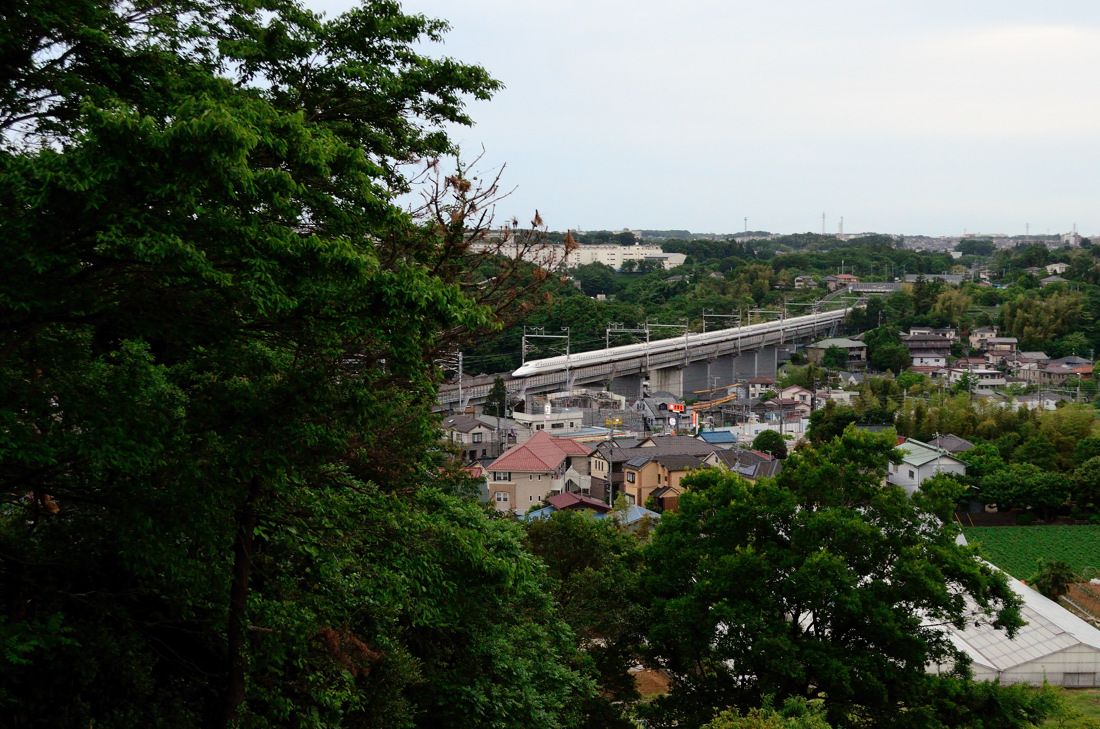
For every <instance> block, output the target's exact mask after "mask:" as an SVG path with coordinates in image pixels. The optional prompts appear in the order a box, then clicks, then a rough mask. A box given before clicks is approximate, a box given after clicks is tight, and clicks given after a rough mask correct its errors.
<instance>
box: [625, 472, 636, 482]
mask: <svg viewBox="0 0 1100 729" xmlns="http://www.w3.org/2000/svg"><path fill="white" fill-rule="evenodd" d="M626 480H627V482H628V483H634V472H633V471H627V472H626Z"/></svg>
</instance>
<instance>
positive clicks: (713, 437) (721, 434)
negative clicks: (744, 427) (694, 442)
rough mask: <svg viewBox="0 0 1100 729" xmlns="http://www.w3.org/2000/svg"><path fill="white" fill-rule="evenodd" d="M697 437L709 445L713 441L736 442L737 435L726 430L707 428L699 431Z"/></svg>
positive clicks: (713, 442)
mask: <svg viewBox="0 0 1100 729" xmlns="http://www.w3.org/2000/svg"><path fill="white" fill-rule="evenodd" d="M699 437H700V438H702V439H703V440H704V441H705V442H707V443H710V444H711V445H713V444H715V443H736V442H737V436H736V435H734V434H733V433H732V432H730V431H728V430H707V431H703V432H702V433H700V434H699Z"/></svg>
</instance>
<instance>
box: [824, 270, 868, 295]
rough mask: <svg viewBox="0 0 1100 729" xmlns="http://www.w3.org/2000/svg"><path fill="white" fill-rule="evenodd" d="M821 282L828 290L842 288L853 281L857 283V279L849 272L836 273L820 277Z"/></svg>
mask: <svg viewBox="0 0 1100 729" xmlns="http://www.w3.org/2000/svg"><path fill="white" fill-rule="evenodd" d="M821 282H822V283H823V284H825V285H826V286H828V287H829V290H830V291H836V290H837V289H841V288H844V287H845V286H851V285H852V284H854V283H859V279H858V278H856V277H855V276H853V275H852V274H850V273H838V274H837V275H836V276H826V277H825V278H823V279H821Z"/></svg>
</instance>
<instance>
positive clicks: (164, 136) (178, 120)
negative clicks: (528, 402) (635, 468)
mask: <svg viewBox="0 0 1100 729" xmlns="http://www.w3.org/2000/svg"><path fill="white" fill-rule="evenodd" d="M0 14H2V17H3V20H4V23H3V25H4V33H3V34H0V35H2V37H0V44H3V46H2V49H0V50H2V52H0V56H2V57H3V58H4V59H5V60H4V63H3V64H0V75H2V77H0V80H2V82H3V83H0V89H2V91H0V130H2V131H3V133H4V137H3V141H2V143H0V181H2V184H0V210H2V213H3V214H2V219H3V221H4V222H3V226H4V231H3V232H4V235H3V236H2V237H0V246H2V247H3V254H4V258H5V261H6V263H5V266H4V267H3V269H2V273H0V282H2V283H0V292H2V294H0V295H2V297H3V298H2V304H0V306H2V310H0V312H2V314H0V323H2V324H0V420H2V421H3V428H2V433H3V436H2V439H0V464H2V469H0V484H2V489H3V496H4V500H5V507H4V509H3V511H2V512H0V555H2V556H0V560H2V568H3V581H2V583H3V603H4V604H3V608H4V614H3V618H4V621H3V630H4V639H5V641H6V642H8V641H10V642H11V643H12V644H14V646H15V648H14V649H13V650H10V651H5V653H4V655H3V658H2V659H0V672H2V673H0V675H2V677H3V679H2V681H0V684H2V685H3V686H4V691H3V693H2V694H0V701H3V702H4V705H3V706H0V711H2V712H3V713H4V715H5V716H6V717H7V718H8V719H10V720H11V721H12V723H13V724H15V725H19V726H28V727H29V726H55V727H57V726H60V727H65V726H74V727H75V726H84V727H86V726H90V725H92V724H96V725H103V726H140V725H169V726H197V725H200V724H202V725H205V726H208V727H221V726H227V725H230V724H234V725H242V726H270V725H279V726H305V725H309V726H336V725H342V724H348V725H355V726H417V725H423V726H460V725H461V726H471V725H480V726H497V727H506V726H564V725H568V724H571V723H574V722H575V721H576V720H577V719H578V717H579V714H578V711H577V701H578V699H579V698H581V697H585V696H588V695H590V694H591V692H592V686H591V684H590V682H589V681H588V680H587V679H586V678H584V676H583V675H582V674H581V673H580V672H578V671H577V670H575V668H574V667H572V665H571V661H572V655H573V651H574V647H573V644H572V640H571V636H570V634H569V631H568V629H567V627H566V626H565V625H564V624H563V623H562V622H561V621H560V619H558V618H557V617H556V616H555V614H554V611H553V603H552V602H551V601H550V600H549V598H548V597H547V595H546V591H545V587H546V585H545V583H544V581H543V577H542V575H541V572H540V569H539V568H538V565H537V562H536V561H535V560H534V559H533V558H531V557H530V555H529V554H528V553H527V552H525V550H524V549H523V548H522V541H521V535H520V534H519V531H518V529H517V528H516V527H514V526H512V525H509V524H506V523H503V522H498V521H489V520H487V518H486V517H485V515H484V513H483V511H482V509H481V508H480V507H479V506H478V505H477V504H474V503H470V502H468V501H466V500H464V499H461V498H459V497H457V496H456V495H455V492H456V491H457V490H459V488H460V485H459V484H458V482H457V481H456V480H455V479H454V478H453V477H452V476H451V475H449V473H448V472H447V471H446V470H441V469H440V465H441V461H440V457H439V454H438V451H437V448H436V443H437V432H436V430H435V427H434V424H433V418H432V416H431V413H430V409H431V406H432V404H433V402H434V393H435V388H436V384H437V379H438V376H437V373H436V370H435V367H434V365H433V360H434V358H435V357H436V356H438V355H439V354H441V353H442V352H444V351H449V350H451V349H452V348H453V347H454V346H455V344H456V343H460V342H463V341H470V340H471V339H473V338H474V337H476V336H477V332H480V331H484V330H485V329H486V328H487V327H490V326H492V325H493V324H494V319H495V315H496V313H497V312H501V311H503V310H506V309H509V308H510V307H512V305H513V304H515V303H516V302H517V301H518V300H519V298H520V297H521V296H524V295H527V294H530V293H531V291H530V288H537V287H538V285H539V282H540V281H542V280H544V279H546V275H545V272H542V274H541V275H539V274H538V271H537V270H533V271H532V270H531V269H528V271H530V276H529V277H528V279H526V282H527V283H529V284H530V288H527V287H525V286H526V284H525V286H521V287H520V288H519V289H516V288H512V287H510V286H511V285H510V283H509V281H511V282H513V283H514V282H515V279H510V278H509V276H510V275H511V272H512V271H515V270H516V267H515V266H514V265H512V264H510V262H509V261H507V260H505V259H503V258H500V257H497V256H490V255H484V256H479V257H475V256H472V255H471V254H470V242H471V237H475V238H476V237H481V238H484V237H485V233H486V231H485V227H484V224H485V218H484V217H481V216H482V213H481V210H482V209H483V208H485V207H486V206H485V205H484V202H485V201H486V199H487V198H491V196H492V195H493V189H494V188H493V185H492V184H489V185H488V186H487V187H484V188H479V187H478V186H477V184H476V183H474V182H473V181H472V180H471V179H469V178H468V177H467V176H466V175H465V174H464V172H463V170H462V169H461V168H460V169H458V170H457V171H456V172H455V173H454V174H451V175H448V174H445V173H443V172H442V171H439V168H438V167H437V166H436V167H431V166H430V167H429V169H428V173H429V179H431V180H434V183H431V184H430V185H429V195H428V200H427V201H426V205H425V207H424V208H423V210H422V211H421V212H422V214H423V216H422V217H419V218H414V217H412V216H410V215H408V214H406V213H404V212H402V210H401V209H400V208H399V207H397V206H396V205H395V204H394V199H395V196H396V195H397V194H399V193H401V192H403V191H405V190H407V189H408V188H409V181H408V180H407V179H406V177H405V171H406V170H408V169H409V168H408V167H407V165H408V164H410V163H411V162H413V161H416V160H419V159H422V158H425V157H427V158H432V157H435V156H437V155H440V154H443V153H447V152H450V151H453V150H452V146H451V143H450V141H449V140H448V138H447V136H446V135H445V134H444V132H443V127H444V125H445V124H449V123H459V124H463V123H468V122H469V120H468V118H467V117H466V115H465V113H464V111H463V103H464V100H465V99H467V98H471V97H473V98H487V97H488V96H489V95H490V94H491V93H492V92H493V91H494V90H495V89H496V88H498V86H499V85H498V84H497V82H495V81H494V80H492V79H491V78H490V77H489V76H488V75H487V73H486V72H485V71H484V70H483V69H480V68H478V67H476V66H469V65H465V64H462V63H459V62H456V61H453V60H451V59H446V58H431V57H428V56H426V55H422V54H421V53H419V52H418V50H417V49H418V47H419V44H420V43H422V42H431V41H437V40H439V39H440V38H441V34H442V33H443V31H444V30H445V29H446V26H445V24H444V23H442V22H440V21H435V20H430V19H427V18H424V17H422V16H409V15H404V14H403V13H401V12H400V9H399V7H398V5H397V4H396V3H393V2H389V1H387V0H376V1H374V2H368V3H367V4H365V5H364V6H363V7H361V8H358V9H355V10H352V11H349V12H348V13H345V14H343V15H341V16H339V17H337V18H334V19H332V20H326V19H323V18H321V17H319V16H316V15H314V14H312V13H310V12H308V11H306V10H305V9H304V8H302V7H301V6H299V5H297V4H295V3H294V2H292V1H290V0H263V1H262V2H256V3H251V2H248V3H245V2H234V1H225V2H222V1H221V0H180V1H173V0H170V1H169V2H166V3H157V4H152V5H151V4H147V3H138V4H133V3H123V2H92V1H91V0H75V1H74V2H66V3H62V4H60V5H53V6H45V5H42V4H41V3H36V2H30V1H29V0H17V1H16V2H15V3H14V5H13V4H11V3H9V4H8V5H6V6H5V9H4V10H2V11H0ZM535 227H537V225H533V226H532V228H535ZM521 237H522V236H521ZM44 565H49V567H48V568H43V566H44ZM519 677H522V678H519ZM59 697H64V701H59V700H58V698H59ZM43 707H49V711H44V710H43Z"/></svg>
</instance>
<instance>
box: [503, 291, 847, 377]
mask: <svg viewBox="0 0 1100 729" xmlns="http://www.w3.org/2000/svg"><path fill="white" fill-rule="evenodd" d="M848 311H849V310H848V309H847V308H844V309H837V310H836V311H826V312H822V313H820V314H807V315H805V316H796V317H791V318H789V319H784V320H777V321H769V322H764V323H763V324H750V325H749V326H746V327H740V328H738V329H719V330H717V331H713V332H704V333H702V334H689V335H687V336H686V337H673V338H671V339H660V340H657V341H653V342H649V343H648V344H647V343H644V342H643V343H641V344H625V345H623V346H621V347H611V348H610V349H600V350H596V351H594V352H581V353H579V354H570V355H562V356H559V357H547V358H545V359H533V360H531V361H530V362H525V363H524V364H523V365H522V366H521V367H520V368H519V369H518V370H516V371H515V372H513V373H512V376H513V377H530V376H532V375H542V374H548V373H551V372H559V371H561V370H565V369H576V368H578V367H584V366H587V365H594V364H603V363H605V362H617V361H621V360H624V359H633V358H635V357H644V356H645V353H646V349H647V348H648V350H649V354H650V356H653V355H655V354H664V353H666V352H679V351H684V350H690V349H692V348H697V347H704V346H707V345H713V344H720V343H722V342H731V341H733V342H736V341H739V342H740V345H741V347H742V348H743V349H747V348H752V347H755V346H758V345H760V344H763V343H764V340H765V337H766V336H767V335H768V334H770V333H771V332H775V331H778V330H779V329H780V328H784V329H786V331H787V336H788V337H790V338H791V339H797V338H799V337H802V336H806V335H810V334H813V333H815V332H816V331H817V330H818V329H819V328H820V327H821V325H822V324H828V323H833V322H840V321H842V320H843V319H844V317H845V315H847V313H848Z"/></svg>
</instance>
